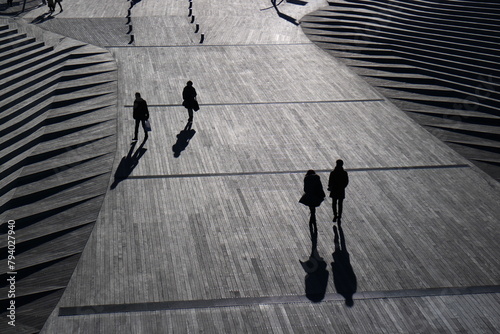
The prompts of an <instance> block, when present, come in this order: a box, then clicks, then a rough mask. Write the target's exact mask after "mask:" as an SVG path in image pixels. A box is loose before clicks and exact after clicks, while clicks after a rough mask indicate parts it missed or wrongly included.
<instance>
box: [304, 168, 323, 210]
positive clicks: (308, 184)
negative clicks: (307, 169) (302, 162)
mask: <svg viewBox="0 0 500 334" xmlns="http://www.w3.org/2000/svg"><path fill="white" fill-rule="evenodd" d="M304 193H305V194H304V196H302V198H301V200H300V202H301V203H302V204H304V205H307V206H314V207H317V206H320V204H321V202H323V200H324V199H325V196H326V195H325V191H324V190H323V185H322V184H321V179H320V178H319V175H318V174H311V175H306V177H305V178H304Z"/></svg>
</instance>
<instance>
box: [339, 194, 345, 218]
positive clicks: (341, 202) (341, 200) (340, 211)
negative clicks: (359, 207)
mask: <svg viewBox="0 0 500 334" xmlns="http://www.w3.org/2000/svg"><path fill="white" fill-rule="evenodd" d="M343 206H344V199H343V198H339V220H340V218H342V207H343Z"/></svg>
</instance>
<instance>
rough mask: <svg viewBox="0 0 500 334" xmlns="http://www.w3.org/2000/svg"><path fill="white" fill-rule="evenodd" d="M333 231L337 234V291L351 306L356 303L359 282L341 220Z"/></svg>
mask: <svg viewBox="0 0 500 334" xmlns="http://www.w3.org/2000/svg"><path fill="white" fill-rule="evenodd" d="M333 233H334V234H335V239H334V243H335V252H334V253H332V256H333V262H332V272H333V282H334V283H335V290H337V293H339V294H340V295H342V297H344V298H345V303H346V305H347V306H349V307H351V306H353V305H354V300H353V295H354V293H356V290H357V288H358V283H357V279H356V274H354V270H353V269H352V265H351V261H350V257H349V252H348V251H347V247H346V243H345V237H344V232H343V231H342V227H341V226H340V221H339V228H338V230H337V227H336V226H333Z"/></svg>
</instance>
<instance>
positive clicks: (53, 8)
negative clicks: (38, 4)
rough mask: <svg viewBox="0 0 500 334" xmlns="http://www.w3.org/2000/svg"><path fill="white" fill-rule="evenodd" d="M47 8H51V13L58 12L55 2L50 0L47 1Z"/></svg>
mask: <svg viewBox="0 0 500 334" xmlns="http://www.w3.org/2000/svg"><path fill="white" fill-rule="evenodd" d="M47 6H48V7H49V11H50V12H53V11H54V10H56V3H55V0H48V1H47Z"/></svg>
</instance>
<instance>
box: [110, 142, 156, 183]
mask: <svg viewBox="0 0 500 334" xmlns="http://www.w3.org/2000/svg"><path fill="white" fill-rule="evenodd" d="M145 144H146V140H144V141H143V142H142V143H141V145H139V147H138V148H137V150H136V151H135V152H134V149H135V146H136V145H137V142H136V141H134V142H132V143H131V144H130V149H129V151H128V154H127V155H126V156H124V157H123V158H122V160H121V161H120V164H119V165H118V167H117V168H116V172H115V179H114V181H113V183H112V184H111V187H110V189H115V188H116V186H117V185H118V183H120V182H121V181H123V180H125V179H126V178H128V177H129V176H130V174H131V173H132V171H133V170H134V168H135V167H137V165H138V164H139V160H140V159H141V157H142V156H143V155H144V153H146V151H147V149H146V148H144V145H145Z"/></svg>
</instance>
